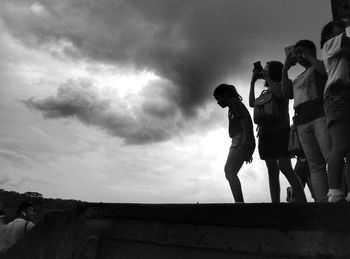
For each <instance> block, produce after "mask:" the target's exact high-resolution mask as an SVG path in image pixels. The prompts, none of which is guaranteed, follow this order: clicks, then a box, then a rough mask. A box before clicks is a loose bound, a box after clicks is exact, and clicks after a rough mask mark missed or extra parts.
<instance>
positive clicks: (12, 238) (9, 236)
mask: <svg viewBox="0 0 350 259" xmlns="http://www.w3.org/2000/svg"><path fill="white" fill-rule="evenodd" d="M33 217H34V208H33V205H32V204H31V203H28V202H23V203H22V204H21V205H19V207H18V209H17V217H16V218H15V219H14V220H13V221H11V222H10V223H8V224H7V225H6V232H5V251H7V250H8V249H9V248H10V247H11V246H13V245H14V244H15V243H16V242H17V241H18V240H20V239H21V238H23V237H24V235H25V234H26V233H27V232H28V231H30V230H31V229H32V228H33V227H34V226H35V224H34V223H33V222H32V221H31V220H33Z"/></svg>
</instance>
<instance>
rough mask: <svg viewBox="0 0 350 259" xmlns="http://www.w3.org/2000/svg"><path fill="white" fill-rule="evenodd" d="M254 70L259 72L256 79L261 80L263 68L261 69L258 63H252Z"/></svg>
mask: <svg viewBox="0 0 350 259" xmlns="http://www.w3.org/2000/svg"><path fill="white" fill-rule="evenodd" d="M254 70H256V71H258V72H259V74H258V78H259V79H261V78H263V70H264V68H263V67H262V65H261V62H260V61H257V62H255V63H254Z"/></svg>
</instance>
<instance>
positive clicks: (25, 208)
mask: <svg viewBox="0 0 350 259" xmlns="http://www.w3.org/2000/svg"><path fill="white" fill-rule="evenodd" d="M17 216H18V217H21V218H25V219H27V220H31V219H33V217H34V207H33V204H31V203H30V202H23V203H21V204H20V205H19V206H18V209H17Z"/></svg>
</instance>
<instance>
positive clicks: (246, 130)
mask: <svg viewBox="0 0 350 259" xmlns="http://www.w3.org/2000/svg"><path fill="white" fill-rule="evenodd" d="M239 122H240V124H241V127H242V131H243V137H242V143H243V148H244V147H246V146H247V145H254V144H255V143H252V142H251V141H254V137H253V138H251V137H249V134H251V132H252V129H251V128H250V127H251V124H250V121H249V117H243V118H241V119H240V120H239ZM248 141H249V142H248ZM244 161H245V162H246V163H251V162H252V161H253V157H246V158H245V160H244Z"/></svg>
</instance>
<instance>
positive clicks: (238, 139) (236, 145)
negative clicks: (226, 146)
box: [230, 133, 255, 161]
mask: <svg viewBox="0 0 350 259" xmlns="http://www.w3.org/2000/svg"><path fill="white" fill-rule="evenodd" d="M242 138H243V135H242V133H239V134H237V135H235V136H234V137H233V138H232V142H231V146H230V153H236V152H239V153H242V154H244V155H243V157H244V158H245V159H246V160H248V159H249V158H251V156H252V155H253V153H254V150H255V140H254V139H253V140H251V141H250V143H249V144H247V143H243V141H242ZM246 160H245V161H246Z"/></svg>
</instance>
